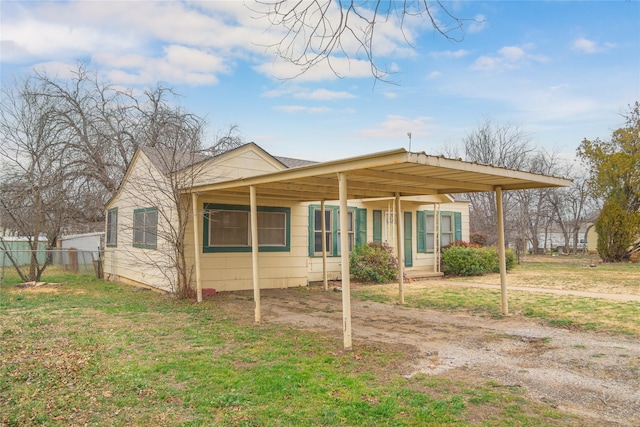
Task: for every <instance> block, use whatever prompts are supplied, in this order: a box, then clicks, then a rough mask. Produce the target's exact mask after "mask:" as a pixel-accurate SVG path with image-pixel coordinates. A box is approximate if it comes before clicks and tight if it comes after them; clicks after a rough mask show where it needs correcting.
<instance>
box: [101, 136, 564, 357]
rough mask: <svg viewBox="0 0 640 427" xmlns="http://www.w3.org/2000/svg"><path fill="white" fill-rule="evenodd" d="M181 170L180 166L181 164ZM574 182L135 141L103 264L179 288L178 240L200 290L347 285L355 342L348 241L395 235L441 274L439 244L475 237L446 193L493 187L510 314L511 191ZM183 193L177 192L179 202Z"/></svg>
mask: <svg viewBox="0 0 640 427" xmlns="http://www.w3.org/2000/svg"><path fill="white" fill-rule="evenodd" d="M176 171H177V172H176ZM570 183H571V181H569V180H566V179H563V178H558V177H552V176H545V175H539V174H534V173H529V172H523V171H517V170H509V169H505V168H501V167H494V166H490V165H481V164H477V163H469V162H464V161H462V160H460V159H447V158H444V157H438V156H431V155H428V154H426V153H424V152H421V153H413V152H408V151H406V150H404V149H397V150H390V151H386V152H381V153H373V154H369V155H364V156H359V157H353V158H349V159H342V160H335V161H329V162H324V163H313V162H304V161H299V160H294V159H289V158H284V157H274V156H272V155H270V154H269V153H267V152H265V151H264V150H263V149H261V148H260V147H258V146H257V145H256V144H253V143H251V144H247V145H244V146H242V147H240V148H237V149H235V150H232V151H228V152H226V153H224V154H222V155H219V156H215V157H212V158H202V157H200V156H192V157H189V156H185V155H184V154H183V153H182V154H181V153H175V152H174V153H170V152H166V151H159V150H150V149H143V150H139V151H138V152H137V153H136V154H135V156H134V158H133V160H132V163H131V165H130V167H129V169H128V171H127V174H126V175H125V178H124V180H123V183H122V184H121V187H120V189H119V191H118V192H117V194H116V195H115V196H114V197H113V198H112V199H111V200H110V201H109V202H108V203H107V205H106V209H107V225H106V250H105V260H104V263H105V265H104V272H105V274H106V275H107V277H108V278H110V279H112V280H116V281H123V282H133V283H138V284H144V285H146V286H150V287H153V288H158V289H163V290H166V291H172V290H175V283H176V277H177V276H176V271H177V270H176V269H175V268H173V267H172V266H175V265H176V264H177V262H176V261H180V259H178V260H176V256H175V252H176V251H175V250H172V248H175V247H176V242H184V244H185V245H184V251H182V254H183V257H184V258H183V259H184V261H185V262H184V263H182V264H186V265H187V270H188V274H189V276H190V277H191V278H192V279H193V282H194V283H195V288H196V295H197V300H198V301H202V297H203V295H206V293H207V291H213V290H215V291H229V290H239V289H253V296H254V305H255V310H254V316H255V321H256V322H260V321H261V303H260V290H261V289H264V288H279V287H289V286H304V285H306V284H308V283H309V281H314V280H320V279H322V281H323V282H324V284H325V288H326V287H327V282H328V279H329V278H339V279H340V280H341V285H342V291H343V292H342V313H343V335H344V348H345V349H347V350H348V349H351V345H352V339H351V303H350V298H351V297H350V273H349V252H350V250H351V249H353V248H354V247H355V246H356V245H357V244H360V243H365V242H369V241H376V242H381V243H387V244H388V245H390V246H391V247H392V248H393V250H394V251H395V253H396V255H397V257H398V260H399V263H398V269H399V272H398V289H399V292H398V298H399V302H400V304H403V303H404V290H403V287H404V277H406V276H410V275H412V274H415V275H431V274H439V264H440V263H439V255H440V249H441V247H442V246H445V245H446V244H448V243H450V242H452V241H454V240H460V239H462V240H468V238H469V231H468V230H469V220H468V218H469V215H468V205H467V204H466V203H464V202H456V201H454V199H453V198H452V197H451V196H449V195H450V194H462V193H470V192H494V193H495V196H496V211H497V217H496V225H497V229H498V255H499V259H500V284H501V301H500V303H501V311H502V313H503V314H505V315H506V314H508V302H507V276H506V261H505V259H506V258H505V239H504V221H503V202H502V194H503V191H509V190H526V189H532V188H547V187H566V186H569V185H570ZM176 201H177V203H176Z"/></svg>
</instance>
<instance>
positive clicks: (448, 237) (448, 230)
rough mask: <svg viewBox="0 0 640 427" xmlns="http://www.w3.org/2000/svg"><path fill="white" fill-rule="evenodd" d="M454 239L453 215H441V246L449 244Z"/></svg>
mask: <svg viewBox="0 0 640 427" xmlns="http://www.w3.org/2000/svg"><path fill="white" fill-rule="evenodd" d="M454 241H455V239H454V238H453V215H440V246H441V247H445V246H449V245H450V244H451V243H453V242H454Z"/></svg>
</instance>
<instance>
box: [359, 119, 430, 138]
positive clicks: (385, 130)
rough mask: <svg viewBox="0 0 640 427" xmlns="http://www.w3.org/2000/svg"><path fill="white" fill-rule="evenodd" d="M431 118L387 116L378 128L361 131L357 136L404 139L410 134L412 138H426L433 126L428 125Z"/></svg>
mask: <svg viewBox="0 0 640 427" xmlns="http://www.w3.org/2000/svg"><path fill="white" fill-rule="evenodd" d="M432 120H433V119H432V118H431V117H424V116H418V117H414V118H409V117H404V116H397V115H388V116H387V117H386V119H385V121H384V122H382V123H380V125H379V126H377V127H375V128H370V129H362V130H360V131H359V132H358V135H359V136H361V137H364V138H389V139H391V138H398V137H406V135H407V132H411V135H412V136H413V137H416V136H427V135H430V134H431V133H432V129H433V128H434V127H435V125H433V124H430V123H429V122H431V121H432Z"/></svg>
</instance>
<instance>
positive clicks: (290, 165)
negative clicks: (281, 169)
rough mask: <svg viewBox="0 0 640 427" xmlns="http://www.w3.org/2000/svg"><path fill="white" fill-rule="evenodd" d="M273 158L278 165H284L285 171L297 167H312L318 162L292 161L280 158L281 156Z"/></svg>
mask: <svg viewBox="0 0 640 427" xmlns="http://www.w3.org/2000/svg"><path fill="white" fill-rule="evenodd" d="M273 157H274V158H275V159H276V160H278V161H279V162H280V163H282V164H283V165H285V166H286V167H287V169H291V168H297V167H299V166H307V165H313V164H316V163H318V162H313V161H311V160H302V159H294V158H292V157H282V156H273Z"/></svg>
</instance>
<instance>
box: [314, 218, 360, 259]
mask: <svg viewBox="0 0 640 427" xmlns="http://www.w3.org/2000/svg"><path fill="white" fill-rule="evenodd" d="M324 210H325V212H324V216H325V236H324V238H325V241H326V248H327V254H328V255H329V256H338V255H340V233H341V230H340V208H339V207H338V206H325V208H324ZM347 223H348V230H347V233H348V242H349V251H352V250H353V248H354V247H355V245H362V244H364V243H366V242H367V210H366V209H360V208H349V211H348V212H347ZM321 255H322V213H321V209H320V205H310V206H309V256H321Z"/></svg>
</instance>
